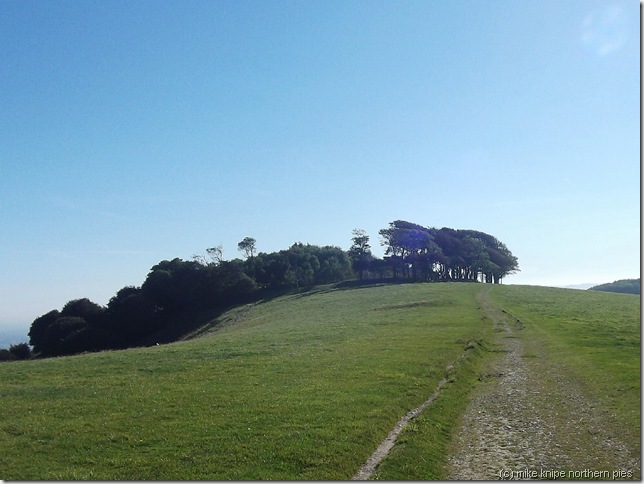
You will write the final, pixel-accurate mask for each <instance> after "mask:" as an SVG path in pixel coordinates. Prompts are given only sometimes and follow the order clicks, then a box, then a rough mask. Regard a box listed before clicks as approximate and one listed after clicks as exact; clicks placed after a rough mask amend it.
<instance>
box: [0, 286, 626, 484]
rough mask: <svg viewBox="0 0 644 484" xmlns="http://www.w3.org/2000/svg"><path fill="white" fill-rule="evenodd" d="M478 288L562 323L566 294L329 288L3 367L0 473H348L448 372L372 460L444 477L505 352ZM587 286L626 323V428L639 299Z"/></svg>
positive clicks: (408, 474)
mask: <svg viewBox="0 0 644 484" xmlns="http://www.w3.org/2000/svg"><path fill="white" fill-rule="evenodd" d="M481 291H489V292H490V294H489V300H490V301H491V304H492V305H495V306H496V305H498V306H503V307H506V308H509V309H508V310H509V311H510V312H512V314H515V312H517V313H518V312H519V311H523V310H525V311H526V313H525V315H523V314H522V315H521V319H522V321H523V320H525V321H530V323H529V324H530V326H533V327H534V328H535V331H534V332H533V333H531V334H535V335H537V334H538V331H536V328H539V327H542V326H543V327H544V328H546V325H545V323H542V322H541V320H537V319H531V318H532V316H531V315H533V314H536V313H537V311H535V307H533V306H536V307H538V309H539V311H538V314H539V315H542V316H539V317H540V318H541V317H542V319H544V321H545V320H547V318H548V317H549V316H551V317H552V319H553V320H556V318H558V317H559V316H558V313H560V312H562V308H561V307H560V306H559V304H560V303H559V302H556V304H552V305H551V307H550V309H551V312H550V313H548V305H547V304H545V302H547V301H548V300H553V298H554V300H557V301H558V299H557V297H558V295H563V296H562V297H563V299H566V298H567V297H568V293H569V291H565V290H556V289H553V291H555V292H553V293H548V294H546V295H543V294H537V292H535V288H529V287H512V286H497V287H491V286H489V285H481V284H458V283H453V284H452V283H444V284H403V285H388V286H384V285H380V286H374V287H357V288H343V287H332V286H327V287H322V288H318V289H316V290H314V291H311V292H308V293H302V294H296V295H290V296H284V297H281V298H277V299H275V300H271V301H265V302H260V303H257V304H254V305H247V306H243V307H240V308H237V309H235V310H232V311H229V312H227V313H225V314H224V315H222V316H221V317H220V318H218V319H217V320H216V321H213V322H211V323H210V324H208V325H206V326H205V327H204V328H202V330H201V331H200V332H199V334H196V335H195V338H193V339H191V340H187V341H183V342H178V343H174V344H170V345H165V346H159V347H153V348H140V349H131V350H125V351H114V352H104V353H98V354H86V355H80V356H74V357H65V358H53V359H48V360H40V361H27V362H17V363H11V364H5V365H0V394H1V395H2V397H3V405H2V407H1V408H0V470H1V472H2V475H1V476H0V477H1V478H3V479H26V480H39V479H58V480H71V479H97V480H113V479H125V480H139V479H148V480H199V479H205V480H226V479H235V480H248V479H298V480H304V479H316V480H319V479H323V480H328V479H342V480H346V479H350V478H351V477H352V476H354V475H355V473H356V472H357V470H358V469H359V468H360V467H361V466H362V464H364V462H365V461H366V460H367V458H368V457H369V456H370V455H371V454H372V452H373V451H374V449H376V448H377V446H378V445H379V443H380V442H381V441H382V440H383V439H384V438H385V437H386V436H387V434H388V433H389V431H390V430H391V429H392V428H393V427H394V425H395V424H396V422H397V421H398V420H399V419H400V418H401V417H402V416H404V415H405V414H406V413H407V412H408V411H409V410H410V409H413V408H416V407H418V406H419V405H420V404H421V403H422V402H424V401H425V400H426V399H427V397H428V396H429V395H430V394H432V392H434V390H435V388H436V386H437V384H438V382H439V381H440V380H441V379H443V378H444V377H445V375H446V374H447V375H449V384H448V385H446V386H445V387H444V389H443V390H441V394H440V395H439V397H438V398H437V399H436V401H435V402H434V403H433V404H432V406H431V407H429V408H428V409H426V410H425V411H424V412H423V413H422V415H421V416H420V417H418V419H417V420H416V421H415V422H416V423H414V424H413V425H412V426H411V427H410V428H408V429H407V431H406V434H405V436H404V438H402V439H401V440H400V441H399V442H398V443H397V444H396V446H395V448H394V452H392V454H391V455H390V456H389V457H387V458H386V459H385V461H384V462H383V464H382V472H388V471H387V468H389V469H390V470H392V469H399V470H400V469H401V468H402V469H405V468H406V469H407V471H405V472H404V473H403V477H402V478H406V479H412V478H417V477H418V476H420V478H421V479H436V478H443V477H445V476H446V475H447V472H448V457H449V450H450V448H451V447H450V446H451V445H452V444H451V442H452V438H453V436H455V435H456V433H457V431H458V425H459V422H460V418H461V416H462V415H463V414H464V412H465V411H466V407H467V403H468V402H469V401H470V399H471V397H472V396H473V395H474V394H473V393H472V392H474V391H475V390H476V388H478V387H480V384H479V379H480V378H479V377H480V375H481V374H483V373H484V370H483V366H482V365H484V364H487V363H486V362H487V361H492V360H494V358H496V357H497V356H498V355H499V353H496V352H495V351H489V350H494V344H495V341H496V338H497V337H498V333H495V330H494V325H493V322H492V320H491V319H490V318H489V316H488V314H487V313H486V310H485V308H484V307H482V305H481V302H480V301H481V299H480V294H481ZM537 291H538V290H537ZM557 291H560V292H557ZM573 292H575V293H577V291H573ZM579 294H585V293H582V292H579ZM595 294H596V295H598V296H602V297H604V299H603V300H602V301H600V307H598V308H595V309H601V307H605V306H607V305H608V306H612V307H613V310H616V308H618V309H619V310H620V314H622V316H623V318H622V319H620V321H616V322H615V324H614V325H612V326H614V327H612V329H611V327H607V328H606V330H607V331H608V330H611V331H613V330H614V332H615V337H616V338H617V339H616V340H608V343H607V344H606V345H605V346H603V347H601V350H602V352H604V353H605V354H606V355H607V356H610V355H611V354H612V353H613V352H614V351H613V349H612V348H613V344H616V343H619V342H621V343H624V344H623V345H622V346H621V347H620V348H619V350H620V351H621V352H622V353H620V359H621V360H622V361H626V362H627V363H628V364H627V365H626V366H623V367H620V368H617V367H615V368H613V367H612V366H610V365H608V366H607V367H606V368H607V369H605V370H602V371H604V374H603V375H604V376H606V377H610V376H611V374H612V373H611V372H613V371H621V372H622V373H623V374H624V375H625V376H624V377H623V378H622V379H621V380H620V381H621V382H622V383H624V388H622V389H621V393H616V395H617V397H616V400H615V402H613V403H614V404H615V405H617V407H619V405H622V406H623V407H624V409H625V413H624V412H622V414H620V415H621V416H622V417H623V418H624V419H625V421H628V419H632V418H633V415H631V413H629V412H631V411H632V410H633V408H631V407H632V406H633V402H634V400H633V398H632V395H633V394H635V392H636V390H635V389H634V388H632V385H633V382H632V381H631V379H630V374H631V373H632V371H633V369H632V368H631V366H630V364H631V363H630V361H631V360H630V359H629V358H630V356H628V355H631V353H633V352H634V348H636V347H635V346H634V342H635V338H636V339H637V345H639V299H637V298H629V297H628V296H624V295H611V294H606V293H595ZM535 297H536V299H532V298H535ZM620 297H621V299H620ZM580 301H582V300H580ZM582 302H583V301H582ZM582 306H583V308H584V310H585V311H587V312H586V313H585V314H581V313H578V311H579V308H578V307H577V306H575V305H574V304H573V305H572V306H571V308H572V309H570V311H572V312H571V313H565V314H564V316H565V317H566V318H569V319H570V320H572V317H571V314H577V315H578V316H579V317H580V321H578V322H576V323H575V324H577V326H576V330H582V331H583V332H584V333H585V335H584V337H586V336H587V338H588V340H592V341H593V342H594V343H593V344H599V343H597V341H599V340H598V339H597V338H596V337H595V332H596V331H597V328H596V326H595V325H594V323H593V322H594V321H595V319H593V318H595V313H593V308H589V307H588V305H587V304H582ZM636 309H637V312H636V313H635V310H636ZM544 311H545V313H544ZM597 314H598V315H599V316H598V317H603V314H601V311H599V312H598V313H597ZM582 317H583V318H582ZM585 321H590V323H593V324H590V323H589V324H588V325H586V323H585ZM584 325H585V326H584ZM619 325H621V326H619ZM527 326H528V323H526V327H527ZM544 331H545V330H544ZM548 331H549V330H548ZM544 334H545V335H546V336H547V335H549V334H550V333H548V332H546V333H544ZM598 334H599V333H598ZM546 336H544V338H545V337H546ZM600 336H602V335H600ZM603 336H605V335H603ZM620 338H621V339H620ZM604 340H605V338H604ZM562 341H563V340H562ZM637 348H638V346H637ZM625 355H626V356H628V358H626V359H624V356H625ZM572 356H575V355H574V354H573V355H572ZM587 356H588V355H586V354H585V353H583V352H582V353H580V354H579V357H580V358H581V360H580V361H582V362H583V361H586V360H587ZM584 358H586V359H584ZM637 358H639V353H637ZM611 361H613V360H612V359H611ZM582 366H583V365H582ZM450 367H451V368H452V369H451V370H449V371H448V368H450ZM580 368H581V367H580ZM584 371H586V370H584ZM635 371H636V373H638V372H639V366H638V367H637V369H636V370H635ZM627 373H628V375H627ZM588 374H589V373H588ZM588 374H587V373H584V372H581V373H580V375H582V376H584V378H586V377H587V376H588ZM636 376H638V375H636ZM593 378H594V377H593ZM593 378H590V380H591V381H592V380H593ZM637 383H638V385H639V379H637ZM620 384H621V383H620ZM627 385H631V386H627ZM637 396H638V397H639V386H638V387H637ZM638 402H639V400H637V412H638V411H639V403H638ZM600 404H601V405H610V404H611V403H610V402H600ZM617 407H616V408H617ZM620 408H621V407H620ZM423 422H424V423H423ZM637 423H638V425H639V417H638V419H637ZM414 429H415V430H414ZM414 445H415V446H416V448H418V449H420V452H421V455H422V456H423V457H422V461H419V459H417V458H416V457H414V455H416V454H414V453H413V452H411V448H412V447H414ZM408 458H411V462H412V464H408V463H406V462H408ZM410 466H411V467H410ZM392 472H393V471H392ZM396 472H398V471H396ZM383 475H384V476H385V477H386V476H387V474H383Z"/></svg>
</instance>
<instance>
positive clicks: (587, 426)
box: [449, 298, 641, 480]
mask: <svg viewBox="0 0 644 484" xmlns="http://www.w3.org/2000/svg"><path fill="white" fill-rule="evenodd" d="M480 302H481V306H482V309H483V310H484V311H485V312H486V313H487V315H488V317H489V318H490V319H491V320H492V322H493V324H494V325H495V328H496V330H497V335H498V342H497V348H498V349H497V351H498V352H499V357H498V358H496V359H495V361H494V362H492V363H491V365H490V367H489V368H488V369H487V370H486V372H485V374H483V375H481V377H480V380H481V382H482V384H481V385H479V387H478V388H477V389H476V390H475V392H476V393H475V395H474V397H473V399H472V401H471V403H470V405H469V407H468V410H467V411H466V414H465V415H464V416H463V420H462V427H461V429H460V431H459V434H458V436H457V439H456V447H455V451H454V453H453V454H452V455H451V456H450V457H449V463H450V469H449V479H454V480H491V479H513V480H515V479H530V480H535V479H548V480H550V479H555V478H558V479H562V480H569V479H583V480H588V479H601V480H611V479H631V480H633V479H636V480H639V479H640V475H641V460H640V455H639V449H629V448H628V447H627V446H626V445H625V444H624V443H623V442H622V441H621V440H620V435H619V432H618V431H617V430H615V429H616V426H615V425H614V422H612V421H611V416H610V415H609V414H608V413H607V412H605V411H602V410H601V409H599V408H597V406H596V405H595V404H594V403H593V402H592V401H590V400H589V399H588V398H587V397H586V396H585V395H584V394H583V392H582V390H581V389H580V388H579V385H578V384H577V383H575V381H573V380H572V379H571V378H570V377H569V375H567V373H566V371H565V368H561V367H557V366H556V364H555V363H553V362H551V361H549V359H548V358H546V357H545V356H544V354H543V351H542V349H541V348H539V347H538V346H536V343H535V342H533V341H526V342H524V341H523V340H522V338H521V331H522V329H521V328H522V325H521V323H520V321H518V320H516V319H515V318H513V317H512V316H511V315H509V314H508V313H505V312H504V311H498V310H496V309H494V308H493V307H491V305H489V304H488V303H487V301H486V300H485V299H484V298H482V299H481V300H480ZM527 347H529V352H528V351H527V349H526V348H527Z"/></svg>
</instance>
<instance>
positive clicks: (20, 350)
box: [9, 343, 31, 360]
mask: <svg viewBox="0 0 644 484" xmlns="http://www.w3.org/2000/svg"><path fill="white" fill-rule="evenodd" d="M9 353H11V354H12V355H13V356H15V357H16V359H17V360H28V359H29V358H31V348H30V347H29V345H28V344H27V343H18V344H17V345H11V346H10V347H9Z"/></svg>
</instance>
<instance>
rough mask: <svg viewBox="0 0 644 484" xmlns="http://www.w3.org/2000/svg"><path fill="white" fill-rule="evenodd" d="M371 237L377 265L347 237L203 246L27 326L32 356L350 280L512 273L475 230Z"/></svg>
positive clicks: (174, 330)
mask: <svg viewBox="0 0 644 484" xmlns="http://www.w3.org/2000/svg"><path fill="white" fill-rule="evenodd" d="M379 235H380V237H381V238H380V243H381V245H383V246H384V247H385V248H386V250H385V255H384V257H383V258H382V259H380V258H378V257H375V256H374V255H373V254H372V253H371V246H370V243H369V240H370V239H369V236H368V235H367V234H366V233H365V232H364V231H363V230H358V229H356V230H354V231H353V237H352V246H351V248H350V249H349V250H348V251H345V250H342V249H341V248H339V247H334V246H317V245H310V244H302V243H299V242H298V243H295V244H293V245H292V246H291V247H289V248H288V249H286V250H281V251H278V252H272V253H264V252H259V253H257V251H256V241H255V239H253V238H251V237H246V238H244V240H242V241H241V242H240V243H239V244H238V249H239V250H240V251H241V252H242V253H243V254H244V256H245V258H244V259H240V258H236V259H233V260H224V259H223V257H222V254H223V249H222V248H221V247H212V248H209V249H207V251H206V255H195V256H193V258H192V260H189V261H186V260H182V259H179V258H175V259H173V260H170V261H169V260H163V261H161V262H159V263H158V264H156V265H155V266H153V267H152V268H151V269H150V271H149V273H148V275H147V277H146V279H145V281H144V282H143V284H142V285H141V286H140V287H134V286H126V287H124V288H122V289H120V290H119V291H118V292H117V293H116V294H115V295H114V296H113V297H112V298H111V299H110V301H109V302H108V304H107V306H101V305H99V304H96V303H94V302H92V301H90V300H89V299H87V298H82V299H75V300H72V301H69V302H68V303H67V304H65V305H64V306H63V308H62V309H61V310H57V309H54V310H52V311H50V312H48V313H46V314H44V315H42V316H40V317H38V318H36V319H35V320H34V321H33V323H32V325H31V328H30V330H29V343H30V345H31V346H32V347H33V354H35V355H36V356H40V357H51V356H61V355H71V354H77V353H82V352H87V351H101V350H107V349H124V348H128V347H136V346H146V345H153V344H155V343H165V342H170V341H173V340H176V339H178V338H179V337H180V336H182V335H184V334H186V333H187V332H189V331H190V330H192V329H195V328H194V324H195V323H194V322H195V321H196V320H198V316H199V315H200V314H204V313H208V314H212V312H213V311H223V310H226V309H228V308H230V307H232V306H234V305H238V304H244V303H247V302H250V301H252V300H254V299H257V298H265V297H269V296H270V295H271V294H275V293H276V292H277V293H280V292H283V291H288V290H293V289H297V290H300V289H302V288H306V287H310V286H313V285H317V284H329V283H336V282H341V281H346V280H349V279H355V278H358V279H360V280H388V279H404V280H409V281H419V282H420V281H422V282H432V281H435V282H439V281H481V282H488V283H499V282H501V280H502V278H503V277H505V276H506V275H508V274H512V273H514V272H516V271H518V264H517V259H516V257H514V256H513V255H512V253H511V252H510V250H509V249H508V248H507V247H506V246H505V245H504V244H503V243H502V242H500V241H499V240H497V239H496V238H495V237H493V236H491V235H488V234H486V233H483V232H479V231H475V230H455V229H450V228H441V229H435V228H431V227H430V228H428V227H422V226H420V225H417V224H413V223H410V222H405V221H402V220H397V221H394V222H391V223H390V224H389V227H387V228H386V229H382V230H380V231H379Z"/></svg>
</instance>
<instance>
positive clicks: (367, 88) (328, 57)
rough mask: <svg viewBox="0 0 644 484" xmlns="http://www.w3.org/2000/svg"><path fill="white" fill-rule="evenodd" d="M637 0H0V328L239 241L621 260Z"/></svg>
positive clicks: (633, 260) (634, 156) (593, 266)
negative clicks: (384, 233)
mask: <svg viewBox="0 0 644 484" xmlns="http://www.w3.org/2000/svg"><path fill="white" fill-rule="evenodd" d="M639 9H640V6H639V3H638V2H636V1H634V0H629V1H619V0H618V1H593V0H590V1H589V0H581V1H575V0H566V1H560V0H556V1H548V0H539V1H522V0H518V1H515V0H512V1H510V0H507V1H506V0H495V1H492V0H490V1H484V0H474V1H461V0H449V1H447V0H441V1H438V0H435V1H431V0H424V1H402V0H396V1H393V0H391V1H378V0H368V1H357V0H354V1H345V0H342V1H333V0H324V1H312V0H311V1H309V0H307V1H304V0H302V1H287V0H280V1H270V0H261V1H259V0H258V1H215V0H211V1H203V2H202V1H188V0H181V1H179V0H176V1H163V0H155V1H138V2H133V1H130V0H124V1H118V0H110V1H106V0H103V1H91V0H82V1H80V0H78V1H64V0H56V1H29V0H16V1H14V0H9V1H8V0H2V1H0V59H1V62H2V67H1V69H0V167H1V173H0V174H1V176H0V221H1V227H2V236H1V237H0V268H1V269H0V274H1V275H0V326H2V327H4V328H8V327H10V326H16V325H18V326H21V327H24V328H27V327H28V326H29V325H30V324H31V322H32V320H33V319H34V318H35V317H37V316H39V315H41V314H43V313H45V312H47V311H49V310H51V309H54V308H58V309H60V308H61V307H62V305H64V303H66V302H67V301H69V300H70V299H75V298H80V297H88V298H90V299H92V300H94V301H95V302H97V303H99V304H106V303H107V302H108V300H109V298H110V297H111V296H113V295H114V294H115V292H116V291H117V290H118V289H120V288H121V287H123V286H126V285H140V284H141V283H142V282H143V280H144V279H145V277H146V275H147V273H148V270H149V268H150V267H151V266H153V265H154V264H156V263H157V262H159V261H160V260H163V259H172V258H174V257H180V258H183V259H190V258H191V256H192V255H193V254H195V253H203V252H205V249H206V248H207V247H212V246H215V245H219V244H223V246H224V256H225V258H227V259H231V258H234V257H237V256H238V255H240V254H239V253H238V251H237V243H238V242H239V241H240V240H242V239H243V238H244V237H246V236H251V237H254V238H255V239H256V240H257V246H258V249H259V250H260V251H264V252H271V251H276V250H281V249H285V248H287V247H289V246H290V245H291V244H292V243H294V242H296V241H301V242H304V243H312V244H318V245H327V244H329V245H337V246H340V247H342V248H345V249H348V247H349V246H350V237H351V231H352V229H354V228H362V229H364V230H366V231H367V232H368V234H369V235H370V236H371V242H372V245H373V247H374V251H375V252H376V253H377V254H378V255H381V254H382V249H381V248H380V246H379V237H378V230H380V229H382V228H385V227H387V225H388V223H389V222H391V221H393V220H396V219H404V220H408V221H411V222H415V223H418V224H421V225H425V226H434V227H443V226H448V227H452V228H462V229H466V228H467V229H476V230H481V231H484V232H487V233H490V234H492V235H494V236H496V237H497V238H499V239H500V240H502V241H503V242H505V243H506V245H507V246H508V247H509V248H510V250H512V252H513V253H514V254H515V255H516V256H517V257H518V259H519V264H520V267H521V269H522V271H521V272H520V273H519V274H517V275H515V276H511V277H508V278H507V279H506V281H505V282H506V283H513V284H540V285H566V284H575V283H583V282H596V283H602V282H611V281H613V280H615V279H620V278H632V277H639V268H640V245H639V242H640V57H639V55H640V53H639V38H640V26H639Z"/></svg>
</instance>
